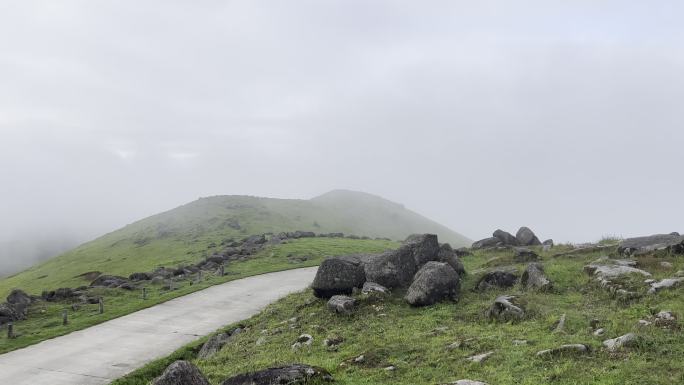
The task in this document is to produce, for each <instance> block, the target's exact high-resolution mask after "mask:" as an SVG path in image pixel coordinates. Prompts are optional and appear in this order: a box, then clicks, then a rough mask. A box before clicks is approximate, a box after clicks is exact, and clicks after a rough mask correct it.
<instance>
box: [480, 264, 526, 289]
mask: <svg viewBox="0 0 684 385" xmlns="http://www.w3.org/2000/svg"><path fill="white" fill-rule="evenodd" d="M516 283H518V275H517V273H516V272H515V271H514V270H506V269H495V270H492V271H489V272H487V273H485V274H484V275H483V276H482V277H480V279H479V280H478V281H477V283H476V284H475V290H477V291H484V290H488V289H496V288H509V287H513V286H515V284H516Z"/></svg>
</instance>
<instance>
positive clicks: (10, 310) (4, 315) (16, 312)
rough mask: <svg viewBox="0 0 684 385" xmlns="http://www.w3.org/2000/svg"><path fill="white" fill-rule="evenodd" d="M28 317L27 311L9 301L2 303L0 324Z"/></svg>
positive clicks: (0, 304)
mask: <svg viewBox="0 0 684 385" xmlns="http://www.w3.org/2000/svg"><path fill="white" fill-rule="evenodd" d="M23 319H26V313H25V312H23V311H21V310H20V309H17V308H16V307H15V306H14V305H11V304H9V303H0V325H3V324H6V323H9V322H14V321H19V320H23Z"/></svg>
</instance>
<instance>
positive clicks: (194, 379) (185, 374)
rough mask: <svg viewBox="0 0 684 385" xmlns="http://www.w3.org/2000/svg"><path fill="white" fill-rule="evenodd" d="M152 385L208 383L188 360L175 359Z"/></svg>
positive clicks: (195, 384)
mask: <svg viewBox="0 0 684 385" xmlns="http://www.w3.org/2000/svg"><path fill="white" fill-rule="evenodd" d="M152 385H210V384H209V381H208V380H207V378H206V377H204V375H203V374H202V372H200V370H199V369H197V367H196V366H195V365H193V364H191V363H189V362H188V361H176V362H174V363H173V364H171V365H169V366H168V367H167V368H166V370H164V373H162V375H161V376H159V377H157V378H155V379H154V380H153V381H152Z"/></svg>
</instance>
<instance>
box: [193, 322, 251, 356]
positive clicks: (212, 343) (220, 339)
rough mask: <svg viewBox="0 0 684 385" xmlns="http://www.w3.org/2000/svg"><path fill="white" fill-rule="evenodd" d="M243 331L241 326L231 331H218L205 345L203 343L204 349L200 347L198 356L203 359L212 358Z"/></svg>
mask: <svg viewBox="0 0 684 385" xmlns="http://www.w3.org/2000/svg"><path fill="white" fill-rule="evenodd" d="M241 332H242V329H241V328H236V329H234V330H233V331H231V332H230V333H218V334H215V335H213V336H212V337H211V338H209V339H208V340H207V342H205V343H204V345H202V349H200V351H199V353H198V354H197V358H199V359H203V360H206V359H207V358H210V357H211V356H213V355H214V354H216V353H218V352H219V351H221V349H223V347H224V346H226V345H227V344H228V343H229V342H230V341H231V340H232V339H233V338H235V336H237V335H238V334H240V333H241Z"/></svg>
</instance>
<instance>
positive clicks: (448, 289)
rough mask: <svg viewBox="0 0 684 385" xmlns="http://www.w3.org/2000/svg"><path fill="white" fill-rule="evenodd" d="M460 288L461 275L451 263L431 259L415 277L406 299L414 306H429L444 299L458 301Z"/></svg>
mask: <svg viewBox="0 0 684 385" xmlns="http://www.w3.org/2000/svg"><path fill="white" fill-rule="evenodd" d="M460 288H461V283H460V278H459V275H458V273H456V271H455V270H454V269H453V268H452V267H451V266H450V265H448V264H446V263H443V262H434V261H430V262H428V263H426V264H425V265H424V266H423V267H422V268H421V269H420V270H418V272H417V273H416V275H415V276H414V277H413V282H412V283H411V286H410V287H409V289H408V291H407V293H406V297H405V299H406V302H408V303H409V304H410V305H412V306H428V305H432V304H434V303H437V302H439V301H442V300H451V301H457V300H458V296H459V291H460Z"/></svg>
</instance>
